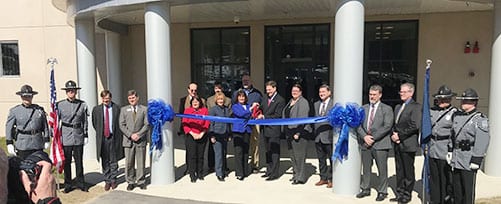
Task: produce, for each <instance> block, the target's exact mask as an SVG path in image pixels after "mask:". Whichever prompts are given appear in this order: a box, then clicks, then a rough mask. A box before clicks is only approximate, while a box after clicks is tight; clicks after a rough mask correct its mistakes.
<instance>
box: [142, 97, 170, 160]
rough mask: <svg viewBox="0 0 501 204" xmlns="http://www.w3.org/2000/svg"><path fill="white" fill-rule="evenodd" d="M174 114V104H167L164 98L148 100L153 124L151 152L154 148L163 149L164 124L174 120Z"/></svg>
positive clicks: (149, 119) (149, 120) (150, 120)
mask: <svg viewBox="0 0 501 204" xmlns="http://www.w3.org/2000/svg"><path fill="white" fill-rule="evenodd" d="M174 115H175V114H174V111H173V109H172V106H170V105H167V104H165V103H164V102H163V101H162V100H160V99H151V100H149V101H148V122H149V123H150V125H152V126H153V130H152V131H151V147H150V153H151V152H152V150H154V149H156V150H161V149H162V126H163V125H164V124H165V122H167V121H169V122H170V121H172V120H174Z"/></svg>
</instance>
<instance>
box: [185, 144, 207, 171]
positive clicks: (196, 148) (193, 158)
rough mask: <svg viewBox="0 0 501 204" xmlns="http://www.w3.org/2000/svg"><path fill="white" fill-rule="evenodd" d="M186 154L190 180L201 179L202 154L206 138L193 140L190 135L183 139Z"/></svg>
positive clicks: (202, 168)
mask: <svg viewBox="0 0 501 204" xmlns="http://www.w3.org/2000/svg"><path fill="white" fill-rule="evenodd" d="M185 144H186V152H187V154H188V173H189V174H190V177H191V178H201V177H203V176H204V175H203V170H204V153H205V145H206V144H207V137H206V136H204V137H202V139H199V140H195V139H193V136H191V135H190V134H187V135H186V138H185Z"/></svg>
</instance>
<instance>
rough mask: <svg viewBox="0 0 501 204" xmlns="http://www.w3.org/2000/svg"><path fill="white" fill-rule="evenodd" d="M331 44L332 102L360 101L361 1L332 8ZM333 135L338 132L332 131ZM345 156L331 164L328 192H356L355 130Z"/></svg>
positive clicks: (348, 1) (358, 161)
mask: <svg viewBox="0 0 501 204" xmlns="http://www.w3.org/2000/svg"><path fill="white" fill-rule="evenodd" d="M335 20H336V24H335V26H336V28H335V34H334V35H335V36H334V38H335V39H334V40H335V46H334V101H335V102H340V103H342V104H343V105H345V104H346V103H348V102H354V103H357V104H361V102H362V94H361V91H362V86H363V85H362V79H363V63H364V59H363V57H364V52H363V51H364V1H363V0H341V1H340V2H339V4H338V8H337V11H336V19H335ZM335 134H336V137H337V134H338V133H335ZM349 138H350V139H349V142H348V145H349V151H348V159H347V160H344V161H343V163H340V162H339V161H337V162H335V163H334V165H333V170H332V171H333V176H332V178H333V183H334V186H333V188H332V191H333V192H334V193H336V194H344V195H355V194H357V193H358V192H359V186H360V168H361V156H360V149H359V147H358V142H357V140H356V133H355V131H354V130H351V131H350V137H349Z"/></svg>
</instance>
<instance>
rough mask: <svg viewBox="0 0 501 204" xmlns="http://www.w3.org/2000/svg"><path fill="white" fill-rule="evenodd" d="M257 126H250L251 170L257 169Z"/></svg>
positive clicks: (258, 131)
mask: <svg viewBox="0 0 501 204" xmlns="http://www.w3.org/2000/svg"><path fill="white" fill-rule="evenodd" d="M259 133H260V130H259V125H254V126H252V132H251V134H250V148H249V149H250V152H249V154H250V156H251V162H250V166H251V169H255V168H259Z"/></svg>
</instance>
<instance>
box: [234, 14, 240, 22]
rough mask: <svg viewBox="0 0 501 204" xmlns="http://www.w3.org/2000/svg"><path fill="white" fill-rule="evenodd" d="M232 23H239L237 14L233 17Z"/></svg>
mask: <svg viewBox="0 0 501 204" xmlns="http://www.w3.org/2000/svg"><path fill="white" fill-rule="evenodd" d="M233 23H235V24H238V23H240V18H239V17H238V16H235V17H233Z"/></svg>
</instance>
